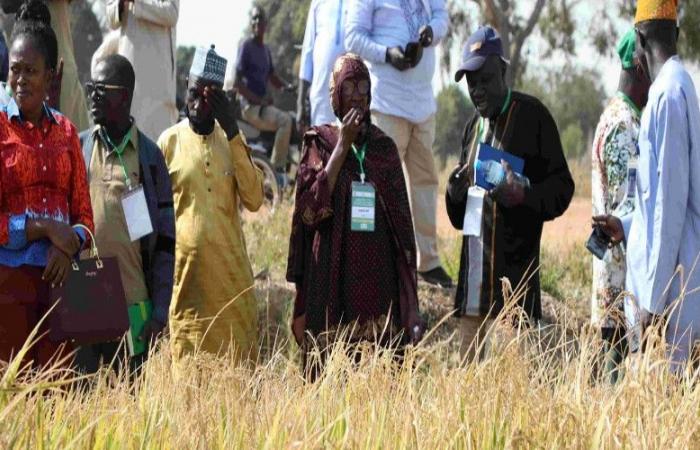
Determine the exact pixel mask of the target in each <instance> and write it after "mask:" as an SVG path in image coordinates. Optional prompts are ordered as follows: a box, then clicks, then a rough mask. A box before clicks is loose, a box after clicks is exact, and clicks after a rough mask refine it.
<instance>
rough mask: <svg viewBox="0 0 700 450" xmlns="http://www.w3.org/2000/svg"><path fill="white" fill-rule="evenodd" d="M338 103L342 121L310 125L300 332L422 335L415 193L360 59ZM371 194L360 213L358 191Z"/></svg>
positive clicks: (348, 67) (351, 64)
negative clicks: (375, 120)
mask: <svg viewBox="0 0 700 450" xmlns="http://www.w3.org/2000/svg"><path fill="white" fill-rule="evenodd" d="M331 101H332V103H333V110H334V111H335V114H336V116H337V117H338V119H339V120H341V122H339V126H336V125H323V126H319V127H313V128H311V129H310V130H309V131H308V132H307V133H306V135H305V136H304V148H303V155H302V160H301V163H300V166H299V173H298V175H297V186H296V205H295V210H294V217H293V222H292V236H291V240H290V248H289V263H288V268H287V279H288V280H289V281H290V282H293V283H295V284H296V290H297V296H296V301H295V306H294V321H293V326H292V329H293V332H294V336H295V338H296V339H297V342H298V343H300V344H302V343H304V342H305V341H306V337H308V336H309V335H310V336H312V337H313V338H314V339H315V340H316V341H317V342H318V344H319V345H320V346H321V347H322V349H324V348H325V347H326V346H327V345H329V344H330V343H331V342H332V340H333V337H334V334H335V333H336V332H337V331H339V330H345V331H346V332H348V333H350V334H351V336H349V337H350V340H352V341H358V340H368V341H380V342H382V343H387V344H388V343H392V342H393V343H396V341H395V340H394V339H395V338H396V337H397V336H402V342H403V343H407V342H415V341H417V340H418V339H419V338H420V335H421V334H422V332H423V324H422V322H421V319H420V316H419V312H418V296H417V281H416V253H415V252H416V249H415V241H414V234H413V224H412V221H411V210H410V206H409V202H408V194H407V192H406V184H405V181H404V176H403V170H402V167H401V160H400V159H399V154H398V151H397V149H396V145H395V144H394V142H393V141H392V140H391V138H390V137H388V136H387V135H386V134H384V133H383V132H382V131H381V130H380V129H379V128H377V127H376V126H374V125H372V123H371V121H370V112H369V104H370V77H369V71H368V70H367V67H366V66H365V64H364V63H363V62H362V60H361V59H360V58H359V57H357V56H355V55H345V56H341V57H340V58H339V59H338V61H337V62H336V64H335V67H334V70H333V75H332V79H331ZM368 188H369V191H368V190H367V189H368ZM372 192H374V200H373V201H371V202H370V203H368V204H367V205H365V206H369V207H370V208H369V209H365V210H364V214H357V207H358V206H360V205H358V204H357V203H356V202H357V199H358V198H361V197H363V198H365V199H366V198H368V196H369V198H371V197H372ZM353 199H354V200H353ZM353 202H355V203H353ZM372 207H373V208H372ZM372 209H373V210H372ZM353 210H355V212H354V213H353ZM368 219H369V220H368ZM361 223H364V224H365V225H369V226H366V227H365V228H363V225H362V224H361ZM370 224H371V225H370ZM369 230H371V231H369ZM308 368H309V367H308V366H307V369H308ZM312 376H313V375H312Z"/></svg>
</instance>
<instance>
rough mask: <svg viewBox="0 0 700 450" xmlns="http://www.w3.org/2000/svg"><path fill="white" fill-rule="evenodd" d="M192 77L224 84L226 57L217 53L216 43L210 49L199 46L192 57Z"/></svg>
mask: <svg viewBox="0 0 700 450" xmlns="http://www.w3.org/2000/svg"><path fill="white" fill-rule="evenodd" d="M190 77H194V78H198V79H200V80H206V81H211V82H213V83H216V84H219V85H221V86H223V84H224V79H225V78H226V58H224V57H221V56H219V55H218V54H217V53H216V50H214V45H212V46H211V48H210V49H208V50H207V49H206V48H204V47H197V50H196V51H195V53H194V58H193V59H192V68H191V69H190Z"/></svg>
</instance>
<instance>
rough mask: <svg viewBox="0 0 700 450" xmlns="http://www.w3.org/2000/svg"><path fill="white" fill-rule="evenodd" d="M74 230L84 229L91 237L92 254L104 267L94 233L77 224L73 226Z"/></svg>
mask: <svg viewBox="0 0 700 450" xmlns="http://www.w3.org/2000/svg"><path fill="white" fill-rule="evenodd" d="M73 228H82V229H83V230H85V231H86V232H87V234H88V235H89V236H90V244H92V245H91V246H90V253H92V257H93V258H95V259H97V262H98V264H99V265H102V261H101V260H100V253H99V252H98V251H97V242H95V235H94V234H92V231H90V229H89V228H88V227H86V226H85V225H83V224H82V223H77V224H75V225H73Z"/></svg>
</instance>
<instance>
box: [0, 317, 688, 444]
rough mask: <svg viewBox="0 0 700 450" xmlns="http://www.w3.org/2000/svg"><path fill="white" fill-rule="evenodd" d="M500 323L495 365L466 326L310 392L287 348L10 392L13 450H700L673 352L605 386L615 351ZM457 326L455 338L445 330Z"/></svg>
mask: <svg viewBox="0 0 700 450" xmlns="http://www.w3.org/2000/svg"><path fill="white" fill-rule="evenodd" d="M506 323H512V322H511V321H504V322H496V324H495V325H494V326H493V327H492V328H491V329H490V330H489V333H490V335H491V337H490V340H489V344H488V347H487V350H486V356H485V357H484V359H483V360H481V361H479V362H471V363H467V362H465V361H462V360H460V358H459V357H458V355H459V352H458V351H457V349H456V347H457V346H458V344H459V328H457V329H455V330H454V334H453V336H451V337H447V338H435V337H432V338H429V339H428V340H427V341H426V342H425V343H424V344H421V345H420V346H418V347H417V348H413V349H411V350H409V351H408V352H407V355H406V358H405V361H404V364H402V365H397V363H396V362H395V359H394V358H393V357H392V355H391V354H390V353H389V352H383V351H376V350H372V349H371V348H370V347H369V346H367V347H365V348H361V349H355V351H357V352H360V354H361V355H362V356H361V359H360V361H359V362H356V358H354V356H350V355H349V353H350V352H349V349H348V348H346V347H345V346H344V345H343V344H337V346H336V347H335V348H334V351H333V352H332V356H331V357H330V359H329V362H328V364H327V368H326V372H325V373H324V375H323V377H322V378H321V379H320V380H318V381H317V382H316V383H313V384H312V383H306V382H305V381H304V379H303V377H302V374H301V372H300V369H299V364H298V362H297V360H296V357H295V352H292V353H291V354H289V344H288V343H287V342H285V341H284V340H278V341H277V342H276V344H275V345H274V346H273V349H274V350H273V351H272V352H271V353H270V354H267V355H265V356H264V357H262V358H261V361H260V364H259V365H258V366H257V367H250V366H245V365H243V366H242V365H237V364H235V363H234V362H233V360H232V359H230V358H227V357H221V358H213V357H210V356H207V355H198V356H195V357H193V358H191V359H188V360H185V361H183V362H180V363H177V364H173V362H172V361H171V359H170V355H169V353H168V351H167V349H164V350H162V351H160V352H158V353H156V354H155V355H153V357H152V358H151V359H150V361H149V363H148V364H147V365H146V367H145V370H144V373H143V376H142V377H141V378H140V379H139V380H138V381H136V382H135V383H134V384H130V383H129V381H128V380H127V379H126V378H125V377H117V376H115V375H114V374H112V373H111V372H109V371H107V370H105V371H103V372H101V373H100V374H98V375H97V376H95V377H94V378H93V379H91V380H90V381H91V382H92V383H93V386H92V388H91V389H89V390H83V391H81V390H79V389H67V388H65V386H64V387H62V388H60V387H59V386H58V382H57V381H56V380H52V379H51V378H49V377H47V376H46V375H44V376H40V377H36V378H29V379H23V378H21V377H20V378H17V377H16V376H15V375H13V374H12V372H11V371H8V372H5V374H4V375H3V377H2V379H1V380H0V447H2V448H47V449H48V448H61V449H63V448H115V449H117V448H119V449H121V448H178V449H179V448H203V449H210V448H227V449H228V448H261V449H262V448H322V447H324V448H325V447H329V448H427V449H433V448H474V449H490V448H530V447H534V448H557V449H558V448H618V447H623V448H664V449H676V448H678V449H685V448H697V447H698V446H699V445H700V424H699V423H698V421H697V416H698V409H699V406H698V405H700V389H698V388H697V385H698V381H699V380H698V372H692V371H689V372H687V373H686V374H684V375H683V376H680V377H674V376H671V375H670V374H669V372H668V371H667V370H666V367H665V364H664V363H663V360H662V358H661V356H660V355H659V354H658V353H649V354H646V355H645V356H644V357H636V358H634V359H632V360H630V361H628V365H627V368H626V374H625V377H624V378H623V379H622V381H621V382H620V383H619V384H618V385H616V386H610V385H608V384H606V383H605V382H603V381H601V380H600V379H599V378H598V375H597V373H596V372H597V370H596V367H597V365H598V363H599V361H598V351H597V349H598V348H599V346H600V342H598V341H597V338H596V337H595V336H594V335H593V334H591V333H590V332H589V331H588V330H586V329H583V330H581V331H578V332H571V331H570V330H569V329H568V328H567V327H566V326H565V324H560V325H556V326H549V327H547V328H542V329H526V328H522V329H518V328H514V327H512V326H509V325H505V324H506ZM443 326H444V325H443Z"/></svg>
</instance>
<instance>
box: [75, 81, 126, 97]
mask: <svg viewBox="0 0 700 450" xmlns="http://www.w3.org/2000/svg"><path fill="white" fill-rule="evenodd" d="M121 90H126V88H125V87H124V86H117V85H115V84H105V83H94V82H92V81H88V82H87V83H85V93H86V94H87V95H88V97H92V95H93V94H97V96H98V97H104V96H105V95H107V93H108V92H115V91H121Z"/></svg>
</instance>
